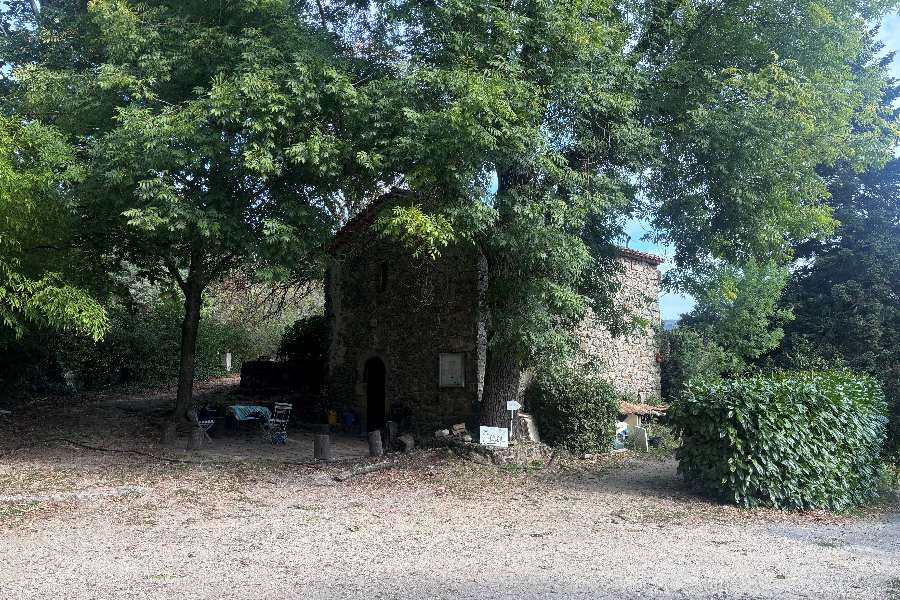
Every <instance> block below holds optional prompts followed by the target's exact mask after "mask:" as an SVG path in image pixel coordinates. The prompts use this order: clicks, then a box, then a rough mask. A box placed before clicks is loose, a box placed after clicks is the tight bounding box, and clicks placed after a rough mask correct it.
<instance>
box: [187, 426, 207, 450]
mask: <svg viewBox="0 0 900 600" xmlns="http://www.w3.org/2000/svg"><path fill="white" fill-rule="evenodd" d="M201 447H203V430H202V429H200V427H199V426H194V427H191V432H190V433H189V434H188V443H187V449H188V450H199V449H200V448H201Z"/></svg>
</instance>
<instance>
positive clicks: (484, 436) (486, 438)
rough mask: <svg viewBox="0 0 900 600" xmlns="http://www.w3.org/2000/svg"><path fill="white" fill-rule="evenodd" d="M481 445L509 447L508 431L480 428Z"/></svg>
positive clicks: (504, 429) (505, 429) (504, 428)
mask: <svg viewBox="0 0 900 600" xmlns="http://www.w3.org/2000/svg"><path fill="white" fill-rule="evenodd" d="M481 443H482V444H484V445H485V446H500V447H501V448H506V447H508V446H509V430H508V429H507V428H506V427H481Z"/></svg>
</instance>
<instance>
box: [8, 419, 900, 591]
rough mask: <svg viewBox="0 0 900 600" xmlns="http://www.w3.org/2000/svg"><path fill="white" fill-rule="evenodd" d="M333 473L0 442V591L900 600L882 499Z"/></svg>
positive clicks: (578, 464) (488, 476)
mask: <svg viewBox="0 0 900 600" xmlns="http://www.w3.org/2000/svg"><path fill="white" fill-rule="evenodd" d="M101 412H102V411H101ZM6 425H7V428H6V429H2V426H0V433H4V434H5V435H7V436H9V435H11V434H10V432H11V431H14V428H11V427H9V423H7V424H6ZM20 429H21V428H20ZM23 435H25V434H23ZM85 435H86V436H87V437H90V434H85ZM107 435H108V433H107ZM9 439H10V438H8V437H6V438H0V442H2V443H0V445H2V446H4V447H9V445H8V444H7V441H8V440H9ZM119 441H120V442H121V443H123V444H124V443H125V442H126V441H127V440H119ZM136 443H139V444H140V443H143V442H141V441H140V440H136ZM147 444H148V447H149V444H150V442H149V441H148V442H147ZM335 474H336V472H335V471H326V470H322V469H313V468H306V467H303V468H299V467H282V466H278V465H274V464H272V463H259V462H238V463H235V464H226V465H182V464H165V463H161V462H159V461H154V460H151V459H147V458H145V457H135V456H130V455H121V454H109V453H98V452H90V451H86V450H79V449H76V448H73V447H71V446H66V445H58V444H55V445H50V446H37V447H34V448H29V449H27V450H24V451H21V452H17V453H14V454H12V455H8V456H4V457H0V497H2V498H0V565H2V568H0V599H10V600H13V599H14V600H30V599H35V600H37V599H41V600H43V599H48V598H59V599H68V598H72V599H76V598H77V599H93V598H96V599H108V598H123V599H124V598H128V599H131V598H153V599H156V598H160V599H161V598H197V599H206V598H210V599H212V598H241V599H248V600H255V599H259V600H263V599H270V598H399V599H408V598H479V599H480V598H501V599H506V598H509V599H513V598H548V597H555V598H632V597H638V596H640V597H646V598H654V599H655V598H660V599H663V598H666V599H667V598H717V599H721V598H853V599H857V598H866V599H876V600H879V599H885V600H897V599H900V515H898V514H897V512H896V510H895V509H893V510H881V511H873V512H871V513H869V514H867V515H864V516H860V515H856V516H840V515H835V514H832V513H828V512H824V511H815V512H811V513H804V514H800V515H796V514H786V513H781V512H778V511H767V510H750V511H748V510H742V509H737V508H733V507H727V506H720V505H717V504H714V503H711V502H709V501H707V500H704V499H702V498H698V497H696V496H695V495H693V494H692V493H690V492H689V491H688V490H686V489H684V487H683V486H682V484H681V481H680V479H679V478H678V477H677V475H676V474H675V463H674V461H672V460H671V459H665V460H658V459H652V458H624V459H621V458H620V459H609V458H607V459H604V460H603V461H597V462H586V461H572V462H569V463H563V462H560V463H558V464H557V465H554V467H553V468H552V469H549V470H546V471H540V472H529V473H522V472H508V471H500V470H496V469H491V468H487V467H480V466H477V465H473V464H471V463H466V462H463V461H461V460H459V459H457V458H451V457H447V456H446V455H445V454H444V453H443V452H439V451H424V452H420V453H416V454H414V455H411V456H406V457H399V458H398V459H397V463H396V465H395V467H394V468H392V469H388V470H382V471H378V472H376V473H371V474H368V475H362V476H359V477H355V478H352V479H349V480H348V481H344V482H338V481H335V479H334V475H335ZM3 499H5V501H3Z"/></svg>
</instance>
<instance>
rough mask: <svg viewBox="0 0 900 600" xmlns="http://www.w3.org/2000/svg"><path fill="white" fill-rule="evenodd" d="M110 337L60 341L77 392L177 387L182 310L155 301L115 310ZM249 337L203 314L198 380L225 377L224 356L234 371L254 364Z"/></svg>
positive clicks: (198, 351)
mask: <svg viewBox="0 0 900 600" xmlns="http://www.w3.org/2000/svg"><path fill="white" fill-rule="evenodd" d="M109 312H110V314H111V319H110V320H111V326H110V329H109V333H108V334H107V335H106V336H105V337H104V338H103V339H102V340H101V341H98V342H96V343H91V342H90V341H89V340H84V339H80V338H74V337H71V336H69V337H64V338H63V339H62V340H61V342H60V343H61V346H62V347H61V351H60V354H59V356H60V361H61V362H62V365H63V368H64V369H65V370H66V371H67V372H68V373H69V382H70V383H71V385H72V388H73V389H75V390H86V391H91V390H99V389H102V388H105V387H108V386H110V385H124V386H127V387H128V388H129V389H143V388H146V387H149V386H159V385H172V384H173V383H175V382H177V374H178V364H179V358H180V346H181V319H182V318H183V316H182V315H181V312H182V309H181V307H180V306H179V305H178V304H177V303H175V302H173V301H171V300H170V301H155V302H152V303H150V304H148V305H138V306H136V307H133V308H131V309H126V308H125V307H123V306H121V305H118V306H114V307H112V308H111V309H110V311H109ZM248 338H249V336H248V334H247V332H246V331H245V330H244V329H242V328H238V327H234V326H232V325H228V324H224V323H220V322H217V321H216V320H215V318H213V317H212V315H211V314H210V312H209V311H208V310H205V311H204V312H203V315H202V316H201V319H200V327H199V331H198V336H197V358H196V369H195V376H196V378H197V379H203V378H205V377H210V376H218V375H222V374H223V371H222V369H221V353H222V352H224V351H225V350H226V349H227V350H231V352H232V369H233V371H239V370H240V368H241V363H242V362H243V361H244V360H248V359H250V358H253V356H251V355H249V352H250V351H251V348H250V344H249V339H248Z"/></svg>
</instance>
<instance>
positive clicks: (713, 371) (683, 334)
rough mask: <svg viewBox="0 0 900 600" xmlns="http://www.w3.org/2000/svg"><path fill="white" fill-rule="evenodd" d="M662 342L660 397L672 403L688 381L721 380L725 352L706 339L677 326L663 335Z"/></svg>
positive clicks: (689, 329)
mask: <svg viewBox="0 0 900 600" xmlns="http://www.w3.org/2000/svg"><path fill="white" fill-rule="evenodd" d="M662 339H663V340H664V341H665V342H666V343H667V344H668V345H666V343H663V347H664V348H666V349H667V350H669V355H668V356H666V357H665V358H664V359H663V360H662V362H661V364H660V367H661V383H662V395H663V398H667V399H668V400H669V401H674V400H675V399H677V398H679V397H680V396H681V393H682V392H683V391H684V390H685V389H686V388H687V386H688V384H689V383H691V382H694V383H700V382H710V383H712V382H718V381H721V379H722V370H723V365H724V364H725V362H726V361H725V352H724V351H723V350H722V348H721V346H719V345H718V344H716V343H715V341H713V340H711V339H709V337H708V336H706V335H705V334H703V333H700V332H697V331H695V330H693V329H691V328H690V327H683V326H677V327H675V328H674V329H672V330H671V331H666V332H663V334H662Z"/></svg>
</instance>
